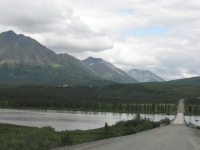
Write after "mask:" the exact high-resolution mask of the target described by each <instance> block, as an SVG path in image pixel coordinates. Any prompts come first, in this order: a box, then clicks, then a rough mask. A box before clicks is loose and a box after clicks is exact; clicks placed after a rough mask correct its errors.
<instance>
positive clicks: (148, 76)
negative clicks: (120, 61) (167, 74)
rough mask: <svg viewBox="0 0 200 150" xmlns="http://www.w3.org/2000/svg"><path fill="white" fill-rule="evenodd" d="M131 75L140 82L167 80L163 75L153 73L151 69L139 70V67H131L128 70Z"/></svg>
mask: <svg viewBox="0 0 200 150" xmlns="http://www.w3.org/2000/svg"><path fill="white" fill-rule="evenodd" d="M127 74H129V75H130V76H131V77H133V78H134V79H136V80H137V81H138V82H163V81H165V80H164V79H162V78H161V77H159V76H157V75H156V74H154V73H152V72H151V71H149V70H139V69H131V70H130V71H128V72H127Z"/></svg>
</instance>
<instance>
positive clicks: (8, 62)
mask: <svg viewBox="0 0 200 150" xmlns="http://www.w3.org/2000/svg"><path fill="white" fill-rule="evenodd" d="M0 74H1V76H2V77H1V78H0V82H19V81H20V82H22V83H35V82H37V83H58V84H68V83H70V84H72V83H76V84H84V83H90V84H92V83H100V82H107V81H105V80H104V79H103V78H101V77H99V76H97V75H96V74H95V73H94V72H93V71H92V70H91V69H90V68H89V67H88V66H87V65H85V64H84V63H82V62H81V61H80V60H78V59H77V58H75V57H73V56H71V55H69V54H56V53H55V52H53V51H52V50H50V49H48V48H46V47H45V46H43V45H42V44H40V43H39V42H37V41H36V40H35V39H32V38H30V37H27V36H24V35H23V34H16V33H15V32H13V31H11V30H9V31H7V32H3V33H1V34H0Z"/></svg>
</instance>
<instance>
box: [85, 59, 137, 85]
mask: <svg viewBox="0 0 200 150" xmlns="http://www.w3.org/2000/svg"><path fill="white" fill-rule="evenodd" d="M82 62H83V63H85V64H86V65H88V66H89V67H90V68H91V69H92V70H93V71H94V72H95V73H96V74H97V75H99V76H100V77H102V78H104V79H106V80H110V81H114V82H117V83H136V82H137V81H136V80H135V79H133V78H132V77H131V76H129V75H128V74H127V73H125V72H124V71H122V70H120V69H119V68H116V67H115V66H113V65H112V64H111V63H109V62H106V61H104V60H103V59H101V58H94V57H88V58H87V59H85V60H83V61H82Z"/></svg>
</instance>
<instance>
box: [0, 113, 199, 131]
mask: <svg viewBox="0 0 200 150" xmlns="http://www.w3.org/2000/svg"><path fill="white" fill-rule="evenodd" d="M135 116H136V115H135V114H133V113H109V112H83V111H56V110H17V109H0V122H1V123H9V124H17V125H25V126H35V127H42V126H52V127H53V128H55V129H56V130H58V131H60V130H75V129H81V130H87V129H94V128H99V127H103V126H104V125H105V122H107V123H108V125H112V124H115V123H116V122H118V121H120V120H130V119H133V118H134V117H135ZM141 117H142V118H149V119H151V120H152V121H160V120H161V119H164V118H165V117H167V118H169V119H173V118H174V116H173V115H164V114H141ZM199 118H200V116H198V117H195V116H191V117H188V116H186V120H188V119H189V121H191V122H193V121H195V119H199Z"/></svg>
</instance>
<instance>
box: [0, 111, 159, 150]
mask: <svg viewBox="0 0 200 150" xmlns="http://www.w3.org/2000/svg"><path fill="white" fill-rule="evenodd" d="M159 125H160V123H159V122H152V121H150V120H148V119H141V118H140V116H139V115H137V117H136V118H135V119H133V120H128V121H119V122H117V123H116V124H115V125H112V126H107V125H106V124H105V127H102V128H98V129H92V130H85V131H83V130H74V131H67V130H66V131H55V130H54V129H53V128H52V127H42V128H36V127H25V126H19V125H11V124H2V123H0V135H1V136H0V149H1V150H19V149H20V150H48V149H52V148H56V147H62V146H67V145H74V144H80V143H85V142H91V141H96V140H101V139H106V138H111V137H118V136H124V135H129V134H135V133H138V132H141V131H144V130H148V129H152V128H156V127H158V126H159Z"/></svg>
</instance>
